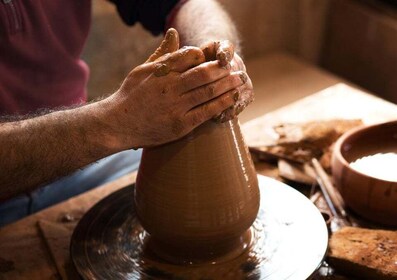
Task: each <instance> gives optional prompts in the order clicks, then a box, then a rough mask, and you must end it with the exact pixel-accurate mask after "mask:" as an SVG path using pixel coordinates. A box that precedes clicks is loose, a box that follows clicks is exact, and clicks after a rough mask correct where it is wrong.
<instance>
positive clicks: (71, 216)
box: [0, 84, 397, 280]
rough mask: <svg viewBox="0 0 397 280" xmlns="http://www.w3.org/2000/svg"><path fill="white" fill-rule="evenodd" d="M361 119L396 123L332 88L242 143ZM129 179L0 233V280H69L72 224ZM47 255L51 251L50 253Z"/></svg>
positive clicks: (385, 106)
mask: <svg viewBox="0 0 397 280" xmlns="http://www.w3.org/2000/svg"><path fill="white" fill-rule="evenodd" d="M334 117H339V118H341V117H342V118H343V117H345V118H362V119H363V120H364V122H365V123H368V124H369V123H374V122H381V121H386V120H391V119H397V106H396V105H394V104H391V103H389V102H386V101H384V100H381V99H379V98H377V97H374V96H372V95H368V94H366V93H364V92H362V91H359V90H356V89H354V88H351V87H348V86H346V85H344V84H337V85H335V86H332V87H330V88H328V89H326V90H324V91H321V92H319V93H316V94H314V95H311V96H309V97H306V98H304V99H301V100H299V101H297V102H295V103H292V104H290V105H288V106H286V107H283V108H281V109H278V110H276V111H273V112H272V113H269V114H265V115H264V116H261V117H259V118H256V119H253V120H251V121H248V122H246V123H245V124H244V125H243V126H242V128H243V132H244V134H245V137H246V140H247V142H248V143H251V144H252V143H255V141H262V140H263V139H261V135H262V132H263V133H265V132H266V130H267V129H268V128H269V127H270V126H272V125H274V124H277V123H280V122H297V121H308V120H318V119H328V118H334ZM256 167H257V170H258V173H260V174H264V175H268V176H272V177H277V170H276V169H275V168H274V167H271V166H270V165H268V164H264V163H258V164H257V166H256ZM135 177H136V174H135V173H133V174H129V175H127V176H125V177H122V178H120V179H118V180H116V181H114V182H111V183H109V184H106V185H104V186H102V187H99V188H96V189H94V190H92V191H89V192H86V193H84V194H82V195H80V196H77V197H75V198H72V199H70V200H68V201H66V202H63V203H60V204H58V205H55V206H53V207H51V208H48V209H46V210H44V211H41V212H39V213H37V214H34V215H32V216H30V217H27V218H25V219H23V220H20V221H18V222H16V223H14V224H11V225H8V226H6V227H3V228H1V229H0V280H3V279H4V280H5V279H13V280H14V279H31V280H34V279H59V278H60V274H61V275H62V276H63V278H68V279H74V277H76V275H75V274H73V273H74V272H73V270H72V269H71V268H70V259H69V242H70V237H71V234H72V232H73V228H74V227H75V225H76V222H77V221H78V219H79V218H80V217H82V215H83V214H84V213H85V212H86V211H87V210H88V209H89V208H90V207H91V206H92V205H94V204H95V203H96V202H97V201H99V200H100V199H101V198H103V197H105V196H107V195H108V194H110V193H112V192H114V191H115V190H117V189H120V188H122V187H124V186H127V185H129V184H131V183H133V182H134V180H135ZM50 249H51V250H50Z"/></svg>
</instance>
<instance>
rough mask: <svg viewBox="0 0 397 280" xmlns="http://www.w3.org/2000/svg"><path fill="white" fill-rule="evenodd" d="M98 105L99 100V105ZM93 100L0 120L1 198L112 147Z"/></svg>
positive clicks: (89, 160)
mask: <svg viewBox="0 0 397 280" xmlns="http://www.w3.org/2000/svg"><path fill="white" fill-rule="evenodd" d="M99 105H102V106H99ZM104 109H105V108H104V106H103V104H102V103H94V104H89V105H86V106H82V107H79V108H74V109H70V110H64V111H58V112H53V113H50V114H47V115H43V116H38V117H35V118H31V119H25V120H21V121H16V122H6V123H1V124H0V147H1V149H0V158H1V161H0V170H1V176H0V200H4V199H7V198H9V197H11V196H15V195H17V194H21V193H24V192H27V191H30V190H32V189H34V188H35V187H37V186H38V185H41V184H42V183H45V182H49V181H51V180H54V179H56V178H59V177H61V176H64V175H67V174H69V173H71V172H72V171H75V170H77V169H79V168H82V167H84V166H85V165H87V164H89V163H92V162H94V161H96V160H98V159H100V158H103V157H105V156H107V155H110V154H111V153H113V152H115V150H114V146H116V145H113V144H114V143H113V140H112V138H111V137H110V136H109V135H108V134H107V133H106V132H105V131H106V122H104V119H106V117H105V114H104V112H105V110H104Z"/></svg>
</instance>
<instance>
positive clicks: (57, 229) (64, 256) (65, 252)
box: [37, 220, 79, 280]
mask: <svg viewBox="0 0 397 280" xmlns="http://www.w3.org/2000/svg"><path fill="white" fill-rule="evenodd" d="M37 225H38V228H39V231H40V233H41V235H42V237H43V239H44V241H45V244H46V246H47V249H48V251H49V252H50V254H51V257H52V259H53V261H54V264H55V266H56V268H57V270H58V273H59V276H60V277H61V279H63V280H68V279H79V276H78V274H77V272H76V271H75V270H74V268H73V266H72V263H71V259H70V253H69V245H70V238H71V235H72V230H71V229H70V228H68V227H65V226H64V225H62V224H58V223H54V222H49V221H46V220H39V221H38V222H37Z"/></svg>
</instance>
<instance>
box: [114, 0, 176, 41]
mask: <svg viewBox="0 0 397 280" xmlns="http://www.w3.org/2000/svg"><path fill="white" fill-rule="evenodd" d="M110 1H111V2H113V3H114V4H115V5H116V6H117V11H118V13H119V15H120V17H121V18H122V20H123V21H124V22H125V23H126V24H127V25H133V24H135V23H136V22H140V23H141V24H142V25H143V27H144V28H145V29H147V30H149V31H150V32H151V33H152V34H153V35H158V34H160V33H161V32H164V29H165V25H166V20H167V16H168V14H169V13H170V12H171V11H172V9H173V8H174V7H175V6H176V5H177V4H178V2H179V0H110Z"/></svg>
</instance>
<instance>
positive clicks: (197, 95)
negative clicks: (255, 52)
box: [106, 30, 245, 149]
mask: <svg viewBox="0 0 397 280" xmlns="http://www.w3.org/2000/svg"><path fill="white" fill-rule="evenodd" d="M178 48H179V45H178V34H177V32H176V31H175V30H170V31H168V32H167V34H166V36H165V39H164V40H163V42H162V44H161V45H160V47H159V48H158V49H157V50H156V52H155V53H154V54H153V55H152V56H150V58H149V59H148V61H147V62H146V63H144V64H142V65H140V66H138V67H136V68H135V69H133V70H132V71H131V72H130V73H129V74H128V76H127V77H126V79H125V80H124V82H123V84H122V85H121V87H120V89H119V90H118V91H117V92H116V93H115V94H113V95H112V96H110V97H109V98H108V99H106V102H107V104H108V106H109V108H110V112H111V114H108V117H109V119H108V122H109V124H110V126H111V127H112V130H113V135H114V138H115V139H119V140H118V142H117V146H118V147H119V148H121V149H128V148H131V147H133V148H137V147H148V146H156V145H160V144H163V143H166V142H170V141H173V140H176V139H178V138H180V137H182V136H184V135H186V134H188V133H189V132H190V131H191V130H192V129H194V128H195V127H197V126H198V125H200V124H202V123H203V122H205V121H207V120H209V119H211V118H213V117H214V116H217V115H219V114H220V113H221V112H222V111H224V110H226V109H227V108H229V107H231V106H233V104H234V103H235V102H236V101H235V100H236V88H237V87H240V86H241V85H243V83H244V82H245V79H242V78H241V74H240V73H238V72H236V73H231V69H230V67H229V68H225V67H221V66H220V65H219V64H218V62H217V61H209V62H206V59H205V55H204V53H203V51H202V50H201V49H200V48H197V47H184V48H181V49H178Z"/></svg>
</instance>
